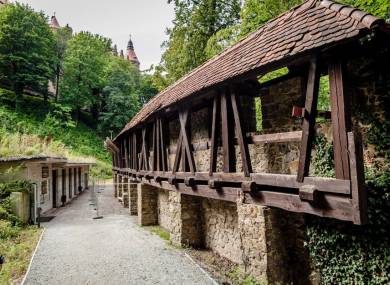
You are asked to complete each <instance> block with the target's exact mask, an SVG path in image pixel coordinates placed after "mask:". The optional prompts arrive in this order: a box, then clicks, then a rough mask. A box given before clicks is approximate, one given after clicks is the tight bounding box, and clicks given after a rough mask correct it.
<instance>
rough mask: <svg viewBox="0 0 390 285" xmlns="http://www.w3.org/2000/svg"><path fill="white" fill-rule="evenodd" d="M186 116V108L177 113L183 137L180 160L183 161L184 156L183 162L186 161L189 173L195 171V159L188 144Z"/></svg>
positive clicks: (187, 113) (187, 114) (187, 111)
mask: <svg viewBox="0 0 390 285" xmlns="http://www.w3.org/2000/svg"><path fill="white" fill-rule="evenodd" d="M188 116H189V110H188V109H187V110H185V111H183V112H180V113H179V120H180V129H181V133H182V137H183V146H184V151H185V153H183V154H182V160H183V161H185V159H184V157H186V161H185V162H184V164H186V162H187V161H188V165H189V168H190V171H191V173H195V172H196V167H195V161H194V157H193V154H192V151H191V149H190V144H189V139H188V127H187V122H188ZM185 154H186V155H185Z"/></svg>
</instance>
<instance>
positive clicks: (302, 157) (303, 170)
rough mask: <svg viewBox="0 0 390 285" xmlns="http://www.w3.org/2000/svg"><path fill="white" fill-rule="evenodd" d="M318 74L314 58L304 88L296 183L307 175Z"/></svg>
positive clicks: (316, 62)
mask: <svg viewBox="0 0 390 285" xmlns="http://www.w3.org/2000/svg"><path fill="white" fill-rule="evenodd" d="M319 82H320V74H319V69H318V59H317V57H314V58H312V59H311V61H310V66H309V74H308V79H307V87H306V99H305V114H304V118H303V127H302V142H301V149H300V154H299V166H298V175H297V181H298V182H303V179H304V178H305V176H307V175H308V173H309V166H310V158H311V150H312V146H313V139H314V132H315V130H314V125H315V118H316V113H317V100H318V88H319Z"/></svg>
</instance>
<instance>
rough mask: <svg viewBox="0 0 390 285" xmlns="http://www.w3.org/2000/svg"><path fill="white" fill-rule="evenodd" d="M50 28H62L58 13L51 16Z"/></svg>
mask: <svg viewBox="0 0 390 285" xmlns="http://www.w3.org/2000/svg"><path fill="white" fill-rule="evenodd" d="M50 28H52V29H59V28H61V26H60V24H59V23H58V20H57V18H56V15H53V16H51V20H50Z"/></svg>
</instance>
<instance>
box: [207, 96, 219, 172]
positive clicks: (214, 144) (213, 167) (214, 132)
mask: <svg viewBox="0 0 390 285" xmlns="http://www.w3.org/2000/svg"><path fill="white" fill-rule="evenodd" d="M219 104H220V96H219V94H218V95H215V97H214V103H213V118H212V126H211V150H210V171H209V174H210V176H211V175H213V173H214V172H216V171H217V153H218V141H217V136H218V132H219V118H220V105H219Z"/></svg>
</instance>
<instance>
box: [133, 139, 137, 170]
mask: <svg viewBox="0 0 390 285" xmlns="http://www.w3.org/2000/svg"><path fill="white" fill-rule="evenodd" d="M137 146H138V143H137V133H136V132H134V133H133V167H134V168H133V169H135V170H138V147H137Z"/></svg>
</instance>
